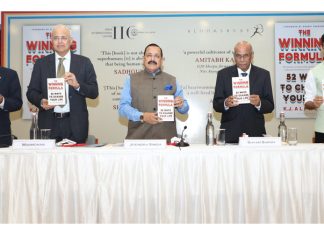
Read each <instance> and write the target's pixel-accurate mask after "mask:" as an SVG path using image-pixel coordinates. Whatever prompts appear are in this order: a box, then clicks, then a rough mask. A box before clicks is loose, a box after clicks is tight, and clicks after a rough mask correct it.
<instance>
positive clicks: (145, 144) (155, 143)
mask: <svg viewBox="0 0 324 235" xmlns="http://www.w3.org/2000/svg"><path fill="white" fill-rule="evenodd" d="M166 145H167V144H166V139H154V140H153V139H152V140H151V139H144V140H138V139H126V140H124V147H125V148H147V149H151V148H165V147H166Z"/></svg>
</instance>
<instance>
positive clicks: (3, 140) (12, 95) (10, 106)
mask: <svg viewBox="0 0 324 235" xmlns="http://www.w3.org/2000/svg"><path fill="white" fill-rule="evenodd" d="M0 94H1V95H2V96H3V97H4V98H5V102H4V107H3V109H1V108H0V144H3V145H11V136H10V135H11V128H10V126H11V122H10V116H9V113H10V112H14V111H17V110H19V109H20V108H21V106H22V100H21V87H20V83H19V78H18V74H17V72H16V71H14V70H12V69H8V68H3V67H0Z"/></svg>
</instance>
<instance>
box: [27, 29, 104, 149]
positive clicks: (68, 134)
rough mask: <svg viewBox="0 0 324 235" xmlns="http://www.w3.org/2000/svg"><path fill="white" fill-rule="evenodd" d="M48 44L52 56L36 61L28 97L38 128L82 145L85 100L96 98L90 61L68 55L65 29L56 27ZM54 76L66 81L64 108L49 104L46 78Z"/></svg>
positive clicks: (68, 39)
mask: <svg viewBox="0 0 324 235" xmlns="http://www.w3.org/2000/svg"><path fill="white" fill-rule="evenodd" d="M51 41H52V44H53V50H54V51H55V53H53V54H50V55H48V56H46V57H44V58H42V59H39V60H37V61H36V63H35V65H34V68H33V72H32V76H31V81H30V83H29V86H28V90H27V98H28V100H29V101H30V102H31V103H32V104H34V105H35V106H37V107H38V108H39V114H38V126H39V128H40V129H43V128H48V129H51V130H52V131H51V138H55V139H56V141H60V140H62V139H64V138H68V139H71V140H73V141H75V142H77V143H84V142H85V141H86V139H87V136H88V129H89V121H88V110H87V105H86V98H91V99H95V98H96V97H97V96H98V93H99V92H98V84H97V76H96V73H95V70H94V67H93V65H92V63H91V61H90V59H89V58H87V57H84V56H81V55H75V54H72V53H71V51H70V46H71V44H72V41H73V40H72V36H71V32H70V29H69V28H68V27H67V26H65V25H56V26H55V27H54V28H53V31H52V38H51ZM55 77H58V78H61V77H63V78H64V80H65V82H66V87H67V88H66V97H67V102H66V104H65V105H64V106H63V105H62V106H58V105H57V106H53V105H49V104H48V93H47V78H55Z"/></svg>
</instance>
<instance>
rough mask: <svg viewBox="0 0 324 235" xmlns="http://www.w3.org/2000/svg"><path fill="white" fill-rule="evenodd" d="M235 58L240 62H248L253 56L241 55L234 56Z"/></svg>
mask: <svg viewBox="0 0 324 235" xmlns="http://www.w3.org/2000/svg"><path fill="white" fill-rule="evenodd" d="M234 56H235V58H236V59H238V60H241V59H243V60H246V59H248V58H250V56H251V54H244V55H241V54H234Z"/></svg>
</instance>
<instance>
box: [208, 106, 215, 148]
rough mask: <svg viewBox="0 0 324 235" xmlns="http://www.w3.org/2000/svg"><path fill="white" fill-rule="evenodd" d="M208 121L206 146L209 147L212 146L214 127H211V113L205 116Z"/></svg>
mask: <svg viewBox="0 0 324 235" xmlns="http://www.w3.org/2000/svg"><path fill="white" fill-rule="evenodd" d="M207 117H208V121H207V125H206V145H208V146H211V145H214V125H213V121H212V118H213V115H212V113H211V112H209V113H208V115H207Z"/></svg>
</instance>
